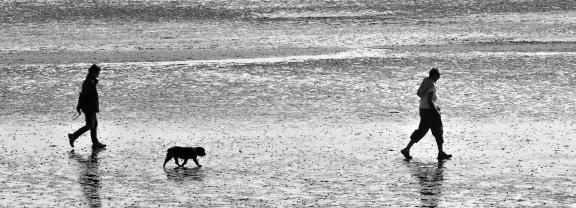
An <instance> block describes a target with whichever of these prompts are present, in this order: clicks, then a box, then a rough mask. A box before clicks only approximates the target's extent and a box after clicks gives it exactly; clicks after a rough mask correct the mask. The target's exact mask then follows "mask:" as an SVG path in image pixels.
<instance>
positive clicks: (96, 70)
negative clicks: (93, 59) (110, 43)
mask: <svg viewBox="0 0 576 208" xmlns="http://www.w3.org/2000/svg"><path fill="white" fill-rule="evenodd" d="M100 70H101V69H100V67H99V66H97V65H96V64H93V65H92V66H90V68H88V75H86V79H85V80H84V82H83V83H82V91H81V92H80V97H79V98H78V105H77V106H76V111H77V112H78V114H82V112H84V116H85V118H86V125H84V126H83V127H81V128H80V129H78V130H77V131H76V132H74V133H73V134H68V141H69V142H70V146H72V147H74V141H76V139H78V137H80V136H81V135H82V134H84V133H85V132H87V131H88V130H90V137H91V138H92V148H94V149H101V148H104V147H106V145H105V144H102V143H100V142H99V141H98V137H97V133H96V129H97V128H98V119H96V113H98V112H99V111H100V104H99V103H98V90H96V84H98V80H97V79H96V78H98V76H99V75H100Z"/></svg>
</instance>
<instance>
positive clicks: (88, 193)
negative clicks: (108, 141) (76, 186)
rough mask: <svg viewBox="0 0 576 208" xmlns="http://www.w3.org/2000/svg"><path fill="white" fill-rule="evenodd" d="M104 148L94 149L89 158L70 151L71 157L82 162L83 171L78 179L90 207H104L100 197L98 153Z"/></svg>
mask: <svg viewBox="0 0 576 208" xmlns="http://www.w3.org/2000/svg"><path fill="white" fill-rule="evenodd" d="M101 151H102V149H92V154H90V157H89V158H83V157H82V156H81V155H79V154H77V153H75V152H74V150H72V151H70V158H72V159H75V160H76V161H77V162H78V163H80V166H79V167H80V168H82V171H81V173H80V177H79V179H78V181H79V183H80V186H81V187H82V193H83V194H84V196H85V197H86V200H87V201H88V205H89V206H90V207H102V200H101V199H100V174H99V173H98V154H99V153H100V152H101Z"/></svg>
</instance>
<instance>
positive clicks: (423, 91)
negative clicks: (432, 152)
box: [400, 68, 452, 160]
mask: <svg viewBox="0 0 576 208" xmlns="http://www.w3.org/2000/svg"><path fill="white" fill-rule="evenodd" d="M438 79H440V71H438V69H436V68H433V69H431V70H430V72H429V75H428V77H426V78H424V80H422V83H421V84H420V88H418V92H416V94H417V95H418V96H419V97H420V124H419V125H418V129H416V130H415V131H414V132H413V133H412V135H410V142H409V143H408V145H407V146H406V148H404V149H402V150H401V151H400V152H401V153H402V155H404V157H405V158H406V159H408V160H409V159H412V156H410V148H412V145H414V144H416V143H417V142H418V141H420V140H421V139H422V138H423V137H424V136H425V135H426V133H428V129H431V130H432V135H433V136H434V138H435V139H436V144H437V145H438V157H437V158H438V160H443V159H449V158H451V157H452V155H449V154H446V153H445V152H444V149H443V144H444V138H443V137H442V136H443V135H442V134H443V133H444V131H443V129H442V118H441V117H440V107H438V106H437V105H436V100H437V99H438V98H437V97H436V81H438Z"/></svg>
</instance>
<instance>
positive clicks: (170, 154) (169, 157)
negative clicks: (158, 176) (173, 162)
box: [162, 148, 172, 167]
mask: <svg viewBox="0 0 576 208" xmlns="http://www.w3.org/2000/svg"><path fill="white" fill-rule="evenodd" d="M170 159H172V148H170V149H168V153H166V159H165V160H164V164H163V165H162V167H166V163H167V162H168V161H170Z"/></svg>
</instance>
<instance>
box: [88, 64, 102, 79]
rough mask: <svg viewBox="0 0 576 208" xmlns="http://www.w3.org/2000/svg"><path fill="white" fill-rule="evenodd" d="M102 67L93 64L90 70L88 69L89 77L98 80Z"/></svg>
mask: <svg viewBox="0 0 576 208" xmlns="http://www.w3.org/2000/svg"><path fill="white" fill-rule="evenodd" d="M100 70H101V69H100V67H99V66H98V65H96V64H92V66H90V68H88V77H92V78H97V77H98V75H100Z"/></svg>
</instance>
